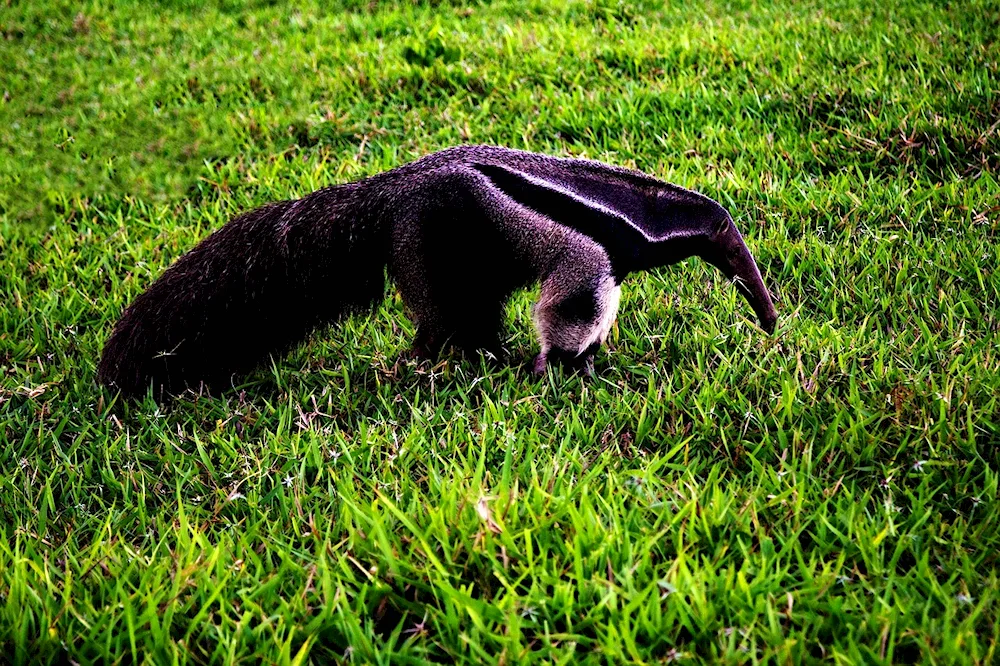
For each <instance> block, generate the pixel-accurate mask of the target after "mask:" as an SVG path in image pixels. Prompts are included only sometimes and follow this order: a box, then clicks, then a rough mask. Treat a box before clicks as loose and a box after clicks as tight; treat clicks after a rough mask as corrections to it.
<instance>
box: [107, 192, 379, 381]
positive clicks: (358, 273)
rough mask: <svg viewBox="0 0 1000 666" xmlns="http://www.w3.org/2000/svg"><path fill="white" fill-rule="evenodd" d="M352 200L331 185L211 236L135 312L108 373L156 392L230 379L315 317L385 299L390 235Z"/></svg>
mask: <svg viewBox="0 0 1000 666" xmlns="http://www.w3.org/2000/svg"><path fill="white" fill-rule="evenodd" d="M350 198H351V197H350V193H349V192H346V191H343V190H341V191H339V192H338V188H330V189H327V190H320V191H319V192H316V193H314V194H311V195H309V196H307V197H305V198H304V199H300V200H297V201H283V202H279V203H273V204H268V205H266V206H263V207H261V208H258V209H256V210H253V211H251V212H249V213H246V214H244V215H241V216H240V217H237V218H236V219H234V220H232V221H231V222H229V223H228V224H226V225H225V226H224V227H222V228H221V229H219V230H218V231H216V232H215V233H214V234H212V235H211V236H209V237H208V238H206V239H205V240H204V241H202V242H201V243H200V244H199V245H198V246H197V247H195V248H194V249H193V250H191V251H190V252H188V253H187V254H185V255H184V256H182V257H181V258H180V259H178V260H177V262H176V263H174V265H173V266H171V267H170V268H169V269H167V271H166V272H165V273H164V274H163V275H162V276H161V277H160V279H158V280H157V281H156V282H154V283H153V285H152V286H150V287H149V289H147V290H146V291H145V292H143V293H142V294H140V295H139V297H138V298H136V299H135V301H134V302H133V303H132V305H130V306H129V307H128V308H127V309H126V310H125V313H124V314H123V315H122V318H121V320H120V321H119V322H118V324H117V325H116V326H115V329H114V332H113V333H112V335H111V338H110V339H109V340H108V343H107V345H106V346H105V348H104V354H103V355H102V357H101V360H100V363H99V364H98V368H97V375H98V379H99V380H100V382H101V383H103V384H105V385H107V386H108V387H110V388H113V389H118V390H120V391H121V392H122V393H123V394H124V395H125V396H127V397H139V396H142V395H145V394H146V392H147V391H148V390H149V389H150V388H152V390H153V393H154V395H155V396H156V397H157V398H162V397H164V395H165V394H177V393H179V392H181V391H183V390H184V389H185V388H189V387H190V388H197V387H199V386H201V385H202V384H204V385H207V386H227V385H229V383H230V382H231V379H232V377H233V375H235V374H239V373H243V372H246V371H248V370H251V369H252V368H254V367H255V366H256V365H258V364H259V363H260V362H261V361H263V360H264V359H266V358H267V357H268V355H269V354H272V353H277V352H281V351H284V350H286V349H287V348H289V347H290V346H292V345H293V344H295V343H296V342H299V341H300V340H302V339H303V338H305V337H306V336H307V335H308V333H309V332H310V331H311V330H312V329H314V328H316V327H317V326H319V325H321V324H325V323H328V322H332V321H335V320H336V319H338V318H339V317H342V316H343V315H345V314H347V313H350V312H352V311H355V310H359V309H363V308H365V307H367V306H370V305H371V304H374V303H377V302H379V301H380V300H381V299H382V297H383V296H384V293H385V276H384V267H385V265H386V262H387V261H388V258H389V257H388V252H389V250H388V244H387V243H386V242H385V241H384V240H383V239H382V238H380V236H381V234H380V233H379V229H378V228H377V227H378V225H376V224H372V223H371V222H369V223H365V222H362V221H360V220H359V218H358V217H357V216H356V215H355V214H352V212H353V211H351V210H350V208H352V205H351V203H352V202H350V201H349V199H350ZM345 199H346V200H345Z"/></svg>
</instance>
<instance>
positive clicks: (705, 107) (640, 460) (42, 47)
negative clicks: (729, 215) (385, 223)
mask: <svg viewBox="0 0 1000 666" xmlns="http://www.w3.org/2000/svg"><path fill="white" fill-rule="evenodd" d="M998 21H1000V17H998V14H997V12H996V9H995V8H994V7H993V6H992V5H990V4H989V3H975V2H973V3H962V4H951V5H941V4H938V3H921V2H907V3H903V4H901V5H898V6H896V5H886V6H875V7H872V6H870V5H869V4H868V3H854V2H836V3H833V2H830V3H827V2H814V3H796V4H794V5H784V4H771V3H753V4H744V3H731V4H723V3H710V4H707V5H703V6H701V7H700V8H698V9H688V8H682V7H680V6H677V7H662V6H659V5H658V4H657V3H650V2H647V3H638V4H632V3H621V2H619V3H616V2H604V1H603V0H601V1H598V2H586V3H584V2H557V3H548V2H545V3H542V2H531V1H524V0H511V1H510V2H495V3H481V4H475V5H471V6H468V7H466V6H453V5H451V4H447V3H444V4H441V5H439V6H435V7H430V6H424V5H413V4H411V3H399V4H393V3H384V4H383V3H379V4H377V5H373V6H369V5H368V3H348V4H347V5H344V6H339V7H330V6H328V5H327V4H322V5H321V4H315V3H297V4H296V5H294V6H291V5H284V4H279V3H274V4H272V3H264V2H260V3H252V4H251V5H250V6H248V7H237V6H236V5H235V4H231V3H226V2H220V3H215V4H212V5H209V6H206V7H200V6H196V5H195V4H194V3H182V2H177V3H170V2H163V3H159V4H158V5H157V6H156V9H155V11H154V10H153V9H151V8H149V7H148V6H146V5H140V4H138V3H136V4H134V5H129V4H124V5H118V4H116V5H114V6H110V5H107V4H104V3H85V4H82V5H81V4H79V3H75V4H74V3H64V2H55V1H49V2H39V3H22V4H16V5H13V6H10V7H6V8H5V9H4V10H3V11H2V12H0V36H2V38H3V39H2V41H0V72H3V74H2V77H0V88H2V89H3V90H2V91H0V93H2V94H3V101H2V102H0V155H3V158H2V159H0V228H2V234H0V257H2V268H3V270H2V271H0V299H2V302H3V306H2V307H0V372H2V380H0V381H2V384H0V387H2V388H0V437H2V444H3V445H2V446H0V529H2V530H3V537H4V538H3V539H0V653H2V654H4V656H5V657H7V658H8V659H10V660H11V661H13V662H15V663H23V662H28V661H42V662H50V663H62V662H65V661H66V660H73V661H76V662H78V663H87V662H102V663H106V662H122V661H127V662H138V661H146V662H150V663H164V662H177V663H203V662H226V661H250V662H257V661H264V662H267V663H307V662H311V663H329V662H330V661H331V660H334V661H341V662H352V661H353V662H358V663H372V662H379V663H419V662H423V661H429V660H433V661H456V662H465V663H469V662H472V663H478V662H489V663H507V664H510V663H527V662H533V661H536V662H559V663H575V662H587V661H590V662H605V663H619V662H656V661H681V662H691V663H695V662H710V663H717V662H723V663H759V662H765V661H774V662H779V661H780V662H803V661H830V662H837V663H894V662H923V663H984V664H985V663H992V662H994V661H996V659H997V655H996V650H997V640H998V631H1000V630H998V629H997V627H998V582H997V581H998V567H997V564H998V563H997V555H996V553H997V552H998V547H1000V538H998V536H997V533H998V526H1000V525H998V523H1000V521H998V520H997V518H996V515H997V514H998V506H997V479H998V460H1000V458H998V454H997V447H998V445H1000V425H998V424H1000V399H998V397H997V396H998V395H1000V376H998V368H1000V357H998V351H997V350H998V347H997V334H998V321H1000V320H998V315H997V312H998V304H1000V274H998V264H1000V250H998V245H997V233H998V220H1000V217H998V209H997V206H998V201H1000V196H998V194H1000V187H998V184H997V168H998V161H997V156H998V155H1000V134H998V131H997V129H998V127H997V120H998V118H1000V115H998V113H1000V83H998V76H997V67H998V65H997V62H998V49H1000V47H998V45H997V42H996V35H997V28H998V25H1000V23H998ZM460 142H483V143H500V144H505V145H510V146H513V147H519V148H526V149H532V150H540V151H545V152H550V153H554V154H562V155H580V156H587V157H593V158H598V159H604V160H606V161H609V162H612V163H616V164H621V165H626V166H633V167H637V168H641V169H644V170H647V171H649V172H652V173H655V174H657V175H659V176H661V177H663V178H666V179H668V180H671V181H673V182H677V183H679V184H682V185H685V186H689V187H694V188H697V189H699V190H702V191H704V192H705V193H707V194H709V195H711V196H713V197H715V198H717V199H719V200H720V201H722V202H723V203H725V204H726V205H727V206H728V207H730V208H731V210H732V211H733V212H734V214H735V216H736V218H737V222H738V224H739V226H740V227H741V228H742V229H743V230H744V232H745V235H746V236H747V237H748V242H749V243H750V244H751V247H752V249H753V250H754V252H755V254H756V256H757V258H758V260H759V261H760V263H761V266H762V269H763V271H764V273H765V275H766V279H767V280H768V282H769V284H771V285H773V287H774V290H775V291H776V292H777V293H778V294H779V295H780V299H781V300H780V303H779V308H780V312H781V316H782V319H781V322H780V325H779V331H778V333H777V334H776V335H774V336H772V337H769V336H766V335H765V334H763V333H762V332H761V331H760V330H759V329H757V328H756V326H755V325H754V323H753V321H752V318H751V313H750V312H749V311H748V309H747V308H746V306H745V304H744V303H743V302H742V301H741V300H740V299H739V298H738V296H737V294H736V293H735V291H734V290H733V289H731V288H730V287H728V286H727V285H726V284H725V283H724V281H723V280H722V279H721V278H720V276H719V275H717V274H715V273H713V272H711V271H710V270H708V269H706V268H705V267H704V266H703V265H702V264H699V263H697V262H694V261H692V262H686V263H685V264H682V265H679V266H675V267H672V268H669V269H663V270H660V271H656V272H653V273H650V274H647V275H643V276H635V277H633V278H631V279H630V280H629V281H628V282H627V284H626V285H625V289H624V300H623V304H622V311H621V315H620V317H619V321H618V324H617V325H616V328H615V330H614V331H613V335H612V339H611V343H610V348H609V350H608V351H607V352H606V353H604V354H603V355H602V356H601V357H600V358H599V361H598V371H599V376H598V378H597V379H595V380H593V381H589V382H585V381H581V380H580V379H579V378H577V377H572V376H563V375H562V374H560V373H558V372H557V373H554V374H550V375H548V376H546V377H544V378H541V379H536V378H533V377H531V376H530V375H529V373H527V371H526V368H524V367H522V366H520V365H518V361H519V360H520V359H524V358H528V357H529V356H530V355H531V353H532V352H533V350H534V345H535V342H534V340H533V336H532V333H531V327H530V321H529V317H528V311H529V308H530V302H531V297H532V295H531V294H529V293H525V294H521V295H519V296H518V297H516V298H515V299H514V301H513V302H512V304H511V307H510V310H509V337H508V339H507V341H506V345H507V349H508V351H509V352H510V354H511V357H512V358H513V359H514V363H513V364H512V365H511V366H510V367H508V368H500V369H498V368H494V367H491V366H489V365H487V364H485V363H483V362H481V361H479V360H478V359H463V358H459V357H449V358H446V359H444V360H443V361H442V362H441V363H439V364H436V365H431V364H426V363H425V364H420V365H418V364H415V363H413V362H409V361H406V360H401V352H403V351H404V350H405V349H406V347H407V345H408V343H409V340H410V338H411V337H412V333H413V331H412V325H411V324H410V323H409V322H408V321H407V320H406V318H405V316H404V313H403V308H402V304H401V303H400V301H399V300H398V298H395V297H390V298H388V299H387V300H386V302H385V303H384V304H383V305H382V306H381V308H380V309H379V310H378V311H377V312H376V313H375V315H374V316H373V317H370V318H366V319H354V320H351V321H349V322H347V323H346V324H344V325H342V326H339V327H337V328H335V329H333V330H330V331H323V332H320V333H319V334H317V335H316V336H314V337H313V338H312V339H311V340H310V341H309V342H308V343H306V344H305V345H303V346H302V347H301V348H299V349H297V350H295V351H294V352H292V353H291V354H289V355H288V356H287V357H284V358H280V359H275V360H274V363H273V365H272V367H269V368H265V369H262V370H261V371H260V372H258V373H257V374H255V375H253V376H251V377H249V378H247V380H246V383H245V384H244V385H243V386H240V387H237V389H235V390H233V391H231V392H229V393H226V394H223V395H220V396H215V397H207V396H187V397H185V398H184V399H182V400H180V401H178V402H177V403H175V404H172V405H170V406H167V407H158V406H157V405H155V404H154V403H152V402H151V401H147V402H144V403H141V404H138V405H122V404H118V402H117V401H116V399H115V396H113V395H111V394H109V393H107V392H105V391H103V390H101V389H99V388H98V387H97V386H96V384H95V381H94V366H95V363H96V359H97V357H98V355H99V352H100V349H101V346H102V344H103V342H104V340H105V339H106V337H107V335H108V333H109V332H110V330H111V327H112V325H113V323H114V321H115V319H116V318H117V317H118V315H119V314H120V312H121V310H122V308H123V307H124V306H125V305H126V304H127V303H128V302H129V301H130V299H132V298H133V297H135V296H136V295H137V294H138V293H139V292H140V291H141V290H142V289H144V288H145V287H146V286H147V285H148V284H149V283H150V282H151V281H152V280H153V279H155V277H156V276H157V275H159V273H160V272H161V271H162V270H163V269H164V268H165V267H166V266H168V265H169V264H170V262H171V261H173V260H174V259H175V258H176V257H178V256H179V255H180V254H182V253H183V252H184V251H185V250H187V249H188V248H190V247H191V246H192V245H193V244H194V243H195V242H196V241H197V239H199V238H201V237H203V236H204V235H205V234H207V233H208V232H209V230H211V229H214V228H216V227H218V226H219V225H221V224H223V223H224V222H225V221H226V220H227V219H229V218H230V217H231V216H232V215H234V214H235V213H236V212H238V211H240V210H244V209H246V208H249V207H252V206H254V205H258V204H261V203H264V202H266V201H269V200H274V199H279V198H288V197H293V196H300V195H302V194H305V193H307V192H309V191H311V190H313V189H316V188H318V187H321V186H323V185H327V184H331V183H335V182H343V181H346V180H349V179H353V178H357V177H361V176H364V175H368V174H371V173H375V172H377V171H380V170H383V169H386V168H389V167H392V166H395V165H398V164H400V163H403V162H405V161H408V160H410V159H413V158H415V157H417V156H419V155H422V154H425V153H427V152H430V151H432V150H435V149H438V148H442V147H446V146H448V145H452V144H455V143H460Z"/></svg>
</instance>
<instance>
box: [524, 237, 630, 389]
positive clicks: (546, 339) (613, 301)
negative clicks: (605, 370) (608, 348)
mask: <svg viewBox="0 0 1000 666" xmlns="http://www.w3.org/2000/svg"><path fill="white" fill-rule="evenodd" d="M573 250H574V251H573V252H571V253H569V254H568V256H567V257H566V258H565V259H564V261H563V262H561V265H560V266H558V267H556V269H555V270H553V271H552V272H551V274H550V275H549V276H548V277H547V278H546V279H544V280H543V281H542V293H541V298H539V300H538V303H537V304H536V305H535V311H534V315H535V326H536V328H537V329H538V335H539V337H540V338H541V347H542V348H541V352H540V353H539V354H538V356H537V357H536V358H535V362H534V371H535V372H536V373H541V372H544V371H545V367H546V365H547V364H548V363H549V362H558V363H561V364H563V365H565V366H567V367H570V368H573V369H575V370H579V371H582V372H583V373H585V374H586V375H588V376H589V375H591V374H593V371H594V354H595V353H596V352H597V350H598V349H599V348H600V346H601V345H602V344H603V343H604V341H605V339H606V338H607V336H608V332H609V331H610V330H611V326H612V325H613V324H614V322H615V317H616V316H617V314H618V300H619V297H620V295H621V288H620V287H619V286H618V285H617V284H616V282H615V279H614V277H613V276H612V274H611V266H610V262H609V261H608V258H607V255H606V253H605V252H604V251H603V249H600V248H598V247H591V246H585V245H581V246H578V247H575V248H573Z"/></svg>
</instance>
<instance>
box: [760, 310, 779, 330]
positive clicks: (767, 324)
mask: <svg viewBox="0 0 1000 666" xmlns="http://www.w3.org/2000/svg"><path fill="white" fill-rule="evenodd" d="M777 324H778V315H777V314H776V313H775V314H770V315H767V316H766V317H761V319H760V327H761V328H763V329H764V330H765V331H767V333H768V334H771V333H774V329H775V327H776V326H777Z"/></svg>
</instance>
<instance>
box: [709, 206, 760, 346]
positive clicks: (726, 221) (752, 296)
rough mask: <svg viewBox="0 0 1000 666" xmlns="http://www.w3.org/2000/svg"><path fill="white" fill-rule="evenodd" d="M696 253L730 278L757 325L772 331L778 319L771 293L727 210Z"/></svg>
mask: <svg viewBox="0 0 1000 666" xmlns="http://www.w3.org/2000/svg"><path fill="white" fill-rule="evenodd" d="M699 254H700V256H701V258H702V259H704V260H705V261H707V262H709V263H710V264H712V265H713V266H715V267H716V268H718V269H719V270H720V271H722V272H723V273H724V274H725V276H726V277H728V278H729V279H730V280H732V281H733V283H734V284H735V285H736V289H737V290H739V292H740V293H741V294H743V297H744V298H746V299H747V302H748V303H749V304H750V307H752V308H753V310H754V312H755V313H757V319H758V320H759V321H760V326H761V328H763V329H764V330H765V331H767V332H768V333H773V332H774V326H775V323H776V322H777V321H778V312H777V311H776V310H775V309H774V302H773V301H772V300H771V294H770V293H769V292H768V290H767V287H765V286H764V279H763V278H762V277H761V275H760V269H759V268H757V262H756V261H755V260H754V258H753V255H752V254H750V248H748V247H747V244H746V242H745V241H744V240H743V236H742V235H741V234H740V231H739V229H737V228H736V225H735V224H734V223H733V218H732V217H730V215H729V213H725V216H724V217H723V218H722V219H720V220H719V221H718V222H717V223H716V225H715V228H714V230H713V231H712V233H711V234H710V235H709V236H708V238H707V242H706V243H705V245H704V249H703V250H702V252H700V253H699Z"/></svg>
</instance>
